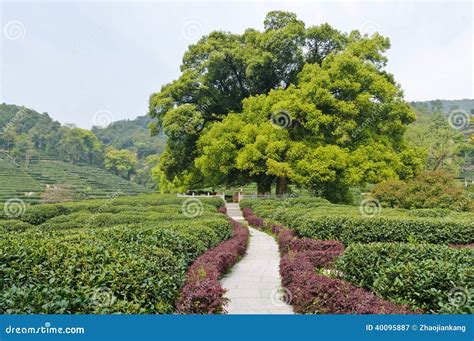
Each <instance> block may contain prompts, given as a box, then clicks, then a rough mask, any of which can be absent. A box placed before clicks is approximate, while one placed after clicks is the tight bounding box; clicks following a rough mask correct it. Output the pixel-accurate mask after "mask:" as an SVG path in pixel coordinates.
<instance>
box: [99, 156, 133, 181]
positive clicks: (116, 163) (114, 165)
mask: <svg viewBox="0 0 474 341" xmlns="http://www.w3.org/2000/svg"><path fill="white" fill-rule="evenodd" d="M137 162H138V161H137V157H136V155H135V154H133V153H132V152H131V151H129V150H126V149H122V150H117V149H113V148H111V149H109V150H108V151H107V152H106V154H105V168H106V169H108V170H110V171H112V172H113V173H114V174H116V175H120V176H122V177H125V178H126V179H128V180H130V178H131V175H132V174H133V173H134V171H135V167H136V166H137Z"/></svg>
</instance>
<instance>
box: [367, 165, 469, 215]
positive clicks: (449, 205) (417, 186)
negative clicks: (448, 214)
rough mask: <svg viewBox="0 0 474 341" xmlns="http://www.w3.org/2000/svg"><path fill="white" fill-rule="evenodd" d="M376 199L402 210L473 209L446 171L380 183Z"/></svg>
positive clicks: (466, 196)
mask: <svg viewBox="0 0 474 341" xmlns="http://www.w3.org/2000/svg"><path fill="white" fill-rule="evenodd" d="M372 196H373V197H374V198H376V199H378V200H379V201H380V202H381V203H382V204H383V205H386V206H389V207H402V208H437V209H451V210H454V211H469V210H472V207H473V206H472V200H471V199H470V197H469V195H468V193H467V192H465V191H464V190H463V188H462V187H461V185H460V184H458V183H457V182H456V181H455V180H454V179H453V177H452V176H451V175H450V174H448V173H446V172H442V171H432V172H423V173H420V174H419V175H418V176H417V177H415V178H413V179H411V180H408V181H405V182H404V181H397V180H389V181H384V182H381V183H379V184H377V185H376V186H375V187H374V188H373V190H372Z"/></svg>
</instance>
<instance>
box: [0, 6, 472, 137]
mask: <svg viewBox="0 0 474 341" xmlns="http://www.w3.org/2000/svg"><path fill="white" fill-rule="evenodd" d="M0 6H1V7H0V10H1V27H2V38H1V53H0V56H1V71H0V102H6V103H10V104H18V105H25V106H28V107H31V108H33V109H35V110H37V111H39V112H48V113H49V114H50V115H51V116H52V117H53V118H54V119H56V120H59V121H60V122H62V123H75V124H77V125H79V126H81V127H84V128H90V127H91V126H92V124H93V123H94V122H96V121H97V120H104V121H107V120H108V119H110V118H113V119H114V120H119V119H124V118H134V117H136V116H139V115H144V114H145V113H146V112H147V105H148V97H149V95H150V94H151V93H152V92H156V91H158V90H159V89H160V87H161V85H163V84H165V83H168V82H170V81H171V80H173V79H175V78H177V77H178V76H179V65H180V63H181V57H182V55H183V52H184V51H185V50H186V47H187V46H188V45H189V44H190V43H193V42H195V41H197V40H198V39H199V37H200V36H201V35H202V34H206V33H209V32H210V31H212V30H227V31H232V32H243V31H244V30H245V28H247V27H255V28H257V29H262V27H263V24H262V23H263V19H264V17H265V14H266V13H267V12H268V11H270V10H276V9H281V10H288V11H293V12H295V13H297V15H298V16H299V17H300V18H301V19H302V20H303V21H305V23H306V25H307V26H311V25H318V24H321V23H324V22H328V23H329V24H331V25H332V26H334V27H336V28H338V29H340V30H342V31H350V30H352V29H359V30H362V31H367V32H369V33H370V32H372V31H373V30H377V31H379V32H380V33H381V34H383V35H386V36H388V37H390V39H391V43H392V48H391V49H390V51H389V53H388V57H389V64H388V67H387V69H388V70H389V71H390V72H392V73H393V74H394V75H395V78H396V80H397V82H399V83H400V84H401V85H402V88H403V89H404V90H405V95H406V98H407V99H408V100H430V99H437V98H442V99H462V98H473V97H474V90H473V78H474V77H473V37H474V32H473V30H474V29H473V16H474V10H473V5H472V2H470V1H465V2H452V1H450V2H407V1H405V2H396V3H395V2H357V1H345V2H321V1H313V2H310V1H305V2H295V1H287V2H272V1H252V2H249V1H246V2H240V1H233V2H227V3H225V2H219V1H214V2H190V1H179V2H162V1H147V2H141V3H138V2H128V1H89V2H67V3H61V2H45V1H36V2H34V3H28V2H18V1H15V2H8V1H7V2H5V1H3V2H2V3H1V5H0ZM97 112H99V116H98V115H97V114H96V113H97ZM104 112H110V114H107V115H106V117H105V118H104V117H103V116H102V118H100V115H103V113H104ZM98 117H99V118H98ZM96 123H97V122H96ZM102 123H103V122H102Z"/></svg>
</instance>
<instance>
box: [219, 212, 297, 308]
mask: <svg viewBox="0 0 474 341" xmlns="http://www.w3.org/2000/svg"><path fill="white" fill-rule="evenodd" d="M226 207H227V214H228V215H229V216H230V217H231V218H233V219H235V220H243V217H242V211H241V210H240V207H239V204H226ZM236 218H237V219H236ZM249 230H250V241H249V246H248V249H247V253H246V254H245V256H244V257H243V258H242V259H241V260H240V262H238V263H237V264H236V265H235V266H234V267H233V268H232V270H231V272H230V273H229V274H227V275H226V276H225V277H224V278H223V279H222V280H221V284H222V287H223V288H224V289H226V290H227V292H226V294H225V297H226V298H228V299H229V303H228V305H227V306H226V307H225V308H226V310H227V312H228V314H294V312H293V308H292V307H291V306H290V305H288V304H286V303H285V302H282V301H281V300H280V299H279V297H280V295H279V294H278V293H279V291H280V290H281V279H280V273H279V264H280V253H279V251H278V245H277V243H276V242H275V240H274V239H273V238H272V237H271V236H269V235H268V234H266V233H264V232H261V231H258V230H256V229H254V228H251V227H249Z"/></svg>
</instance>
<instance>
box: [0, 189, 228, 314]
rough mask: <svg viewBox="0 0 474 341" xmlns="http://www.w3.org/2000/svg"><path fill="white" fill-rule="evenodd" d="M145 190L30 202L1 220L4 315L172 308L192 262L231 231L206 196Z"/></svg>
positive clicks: (0, 296)
mask: <svg viewBox="0 0 474 341" xmlns="http://www.w3.org/2000/svg"><path fill="white" fill-rule="evenodd" d="M184 200H185V199H184V198H176V197H175V196H166V195H156V194H153V195H142V196H137V197H133V198H125V197H120V198H116V199H109V200H102V201H100V200H90V201H84V202H78V203H65V204H61V205H40V206H34V207H31V206H29V207H27V210H26V212H25V214H24V215H23V216H22V217H21V218H20V219H21V220H18V219H17V220H13V219H12V220H1V219H0V231H2V237H3V238H1V239H0V278H1V279H2V280H1V281H0V314H23V313H50V314H53V313H67V314H70V313H173V312H175V311H176V308H175V302H176V299H177V298H178V295H179V293H180V289H181V287H182V286H183V284H184V279H185V274H186V270H187V268H188V266H189V265H190V264H191V263H192V262H193V261H194V260H195V259H197V258H198V257H199V256H200V255H202V254H203V253H204V252H205V251H206V250H208V249H210V248H213V247H215V246H217V245H218V244H219V243H221V242H222V241H224V240H226V239H228V238H230V237H231V235H232V225H231V224H230V222H229V221H228V220H227V218H226V217H225V216H223V215H222V214H220V213H218V211H217V208H216V207H218V206H221V205H222V201H221V200H219V199H215V198H209V199H208V198H203V199H202V212H198V213H201V214H197V215H196V216H195V217H191V218H190V217H187V216H186V215H185V214H183V212H182V205H183V202H184Z"/></svg>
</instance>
